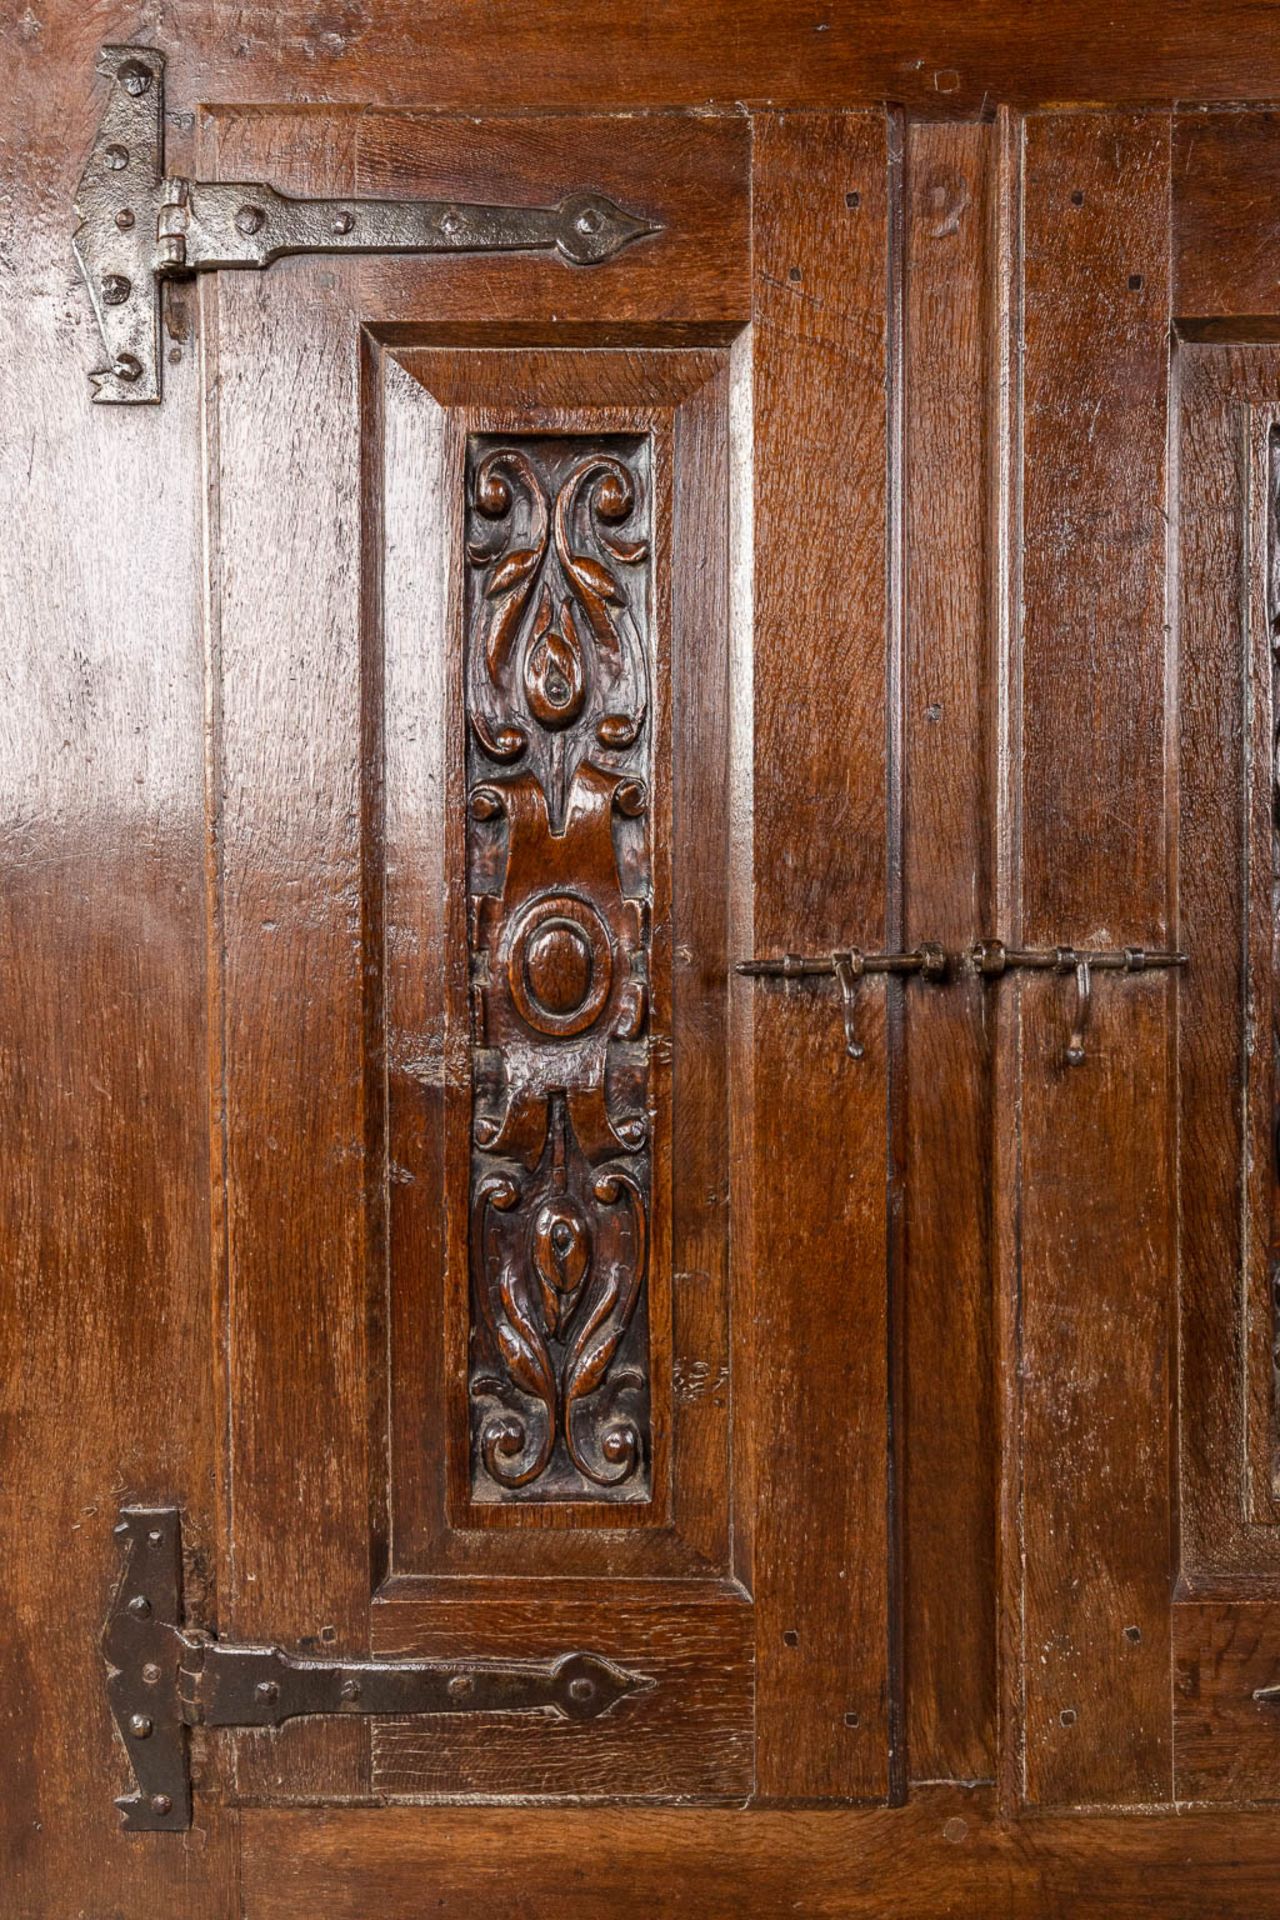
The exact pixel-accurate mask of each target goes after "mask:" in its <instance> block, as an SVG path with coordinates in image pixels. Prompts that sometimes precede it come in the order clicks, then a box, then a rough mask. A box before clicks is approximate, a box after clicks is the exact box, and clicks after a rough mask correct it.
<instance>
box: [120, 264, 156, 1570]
mask: <svg viewBox="0 0 1280 1920" xmlns="http://www.w3.org/2000/svg"><path fill="white" fill-rule="evenodd" d="M128 284H129V282H128V281H127V280H126V281H125V285H126V287H127V286H128ZM147 1539H148V1540H149V1541H150V1542H151V1545H152V1546H153V1547H158V1546H159V1545H160V1542H161V1541H162V1540H163V1539H164V1534H163V1533H162V1531H161V1530H160V1528H159V1527H152V1529H151V1531H150V1533H149V1534H148V1535H147Z"/></svg>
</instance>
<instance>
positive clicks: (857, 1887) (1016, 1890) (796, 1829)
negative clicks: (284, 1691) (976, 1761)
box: [244, 1787, 1280, 1920]
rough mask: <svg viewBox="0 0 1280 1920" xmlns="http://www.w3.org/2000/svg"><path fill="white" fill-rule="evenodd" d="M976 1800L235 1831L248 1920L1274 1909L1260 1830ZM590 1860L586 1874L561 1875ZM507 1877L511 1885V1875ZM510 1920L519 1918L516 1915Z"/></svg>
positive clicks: (409, 1819) (378, 1815)
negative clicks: (604, 1823)
mask: <svg viewBox="0 0 1280 1920" xmlns="http://www.w3.org/2000/svg"><path fill="white" fill-rule="evenodd" d="M993 1811H994V1810H993V1808H992V1804H991V1796H990V1794H989V1793H983V1792H973V1791H965V1790H962V1789H958V1788H954V1787H953V1788H948V1789H942V1790H938V1789H933V1790H927V1791H925V1792H922V1793H921V1794H920V1795H919V1796H918V1797H917V1798H916V1799H915V1800H913V1802H912V1804H911V1805H910V1806H908V1807H900V1808H889V1809H881V1810H877V1811H866V1812H847V1811H846V1812H836V1811H827V1812H816V1811H802V1810H799V1809H797V1810H794V1811H792V1812H789V1813H770V1812H764V1811H762V1812H758V1813H751V1814H743V1813H732V1812H715V1811H712V1810H705V1811H703V1812H699V1813H690V1812H685V1811H682V1810H678V1809H668V1810H666V1811H664V1812H661V1813H657V1812H655V1813H618V1814H616V1815H615V1816H614V1817H613V1818H612V1820H611V1821H610V1824H609V1829H608V1835H607V1838H606V1837H604V1836H603V1835H602V1833H601V1831H600V1828H599V1827H598V1826H597V1825H594V1824H593V1820H594V1816H593V1815H591V1814H585V1813H576V1814H574V1813H570V1814H566V1815H564V1816H562V1818H561V1819H560V1820H559V1821H558V1822H557V1824H556V1826H555V1828H554V1829H552V1828H551V1827H550V1826H549V1825H548V1824H547V1822H546V1821H545V1819H544V1818H543V1816H542V1815H541V1814H540V1813H533V1814H522V1813H521V1812H520V1811H519V1810H518V1809H513V1808H501V1809H490V1810H485V1811H481V1810H475V1811H473V1812H472V1813H471V1814H470V1815H469V1816H468V1824H467V1829H466V1832H465V1836H464V1834H463V1833H462V1831H461V1829H460V1827H459V1823H458V1820H457V1817H456V1815H454V1814H451V1813H447V1812H443V1811H442V1812H438V1813H415V1812H414V1811H412V1810H410V1809H396V1810H392V1811H387V1812H373V1813H361V1814H345V1813H343V1812H341V1811H337V1812H332V1813H327V1814H320V1815H317V1816H315V1818H314V1819H312V1820H310V1821H309V1822H308V1823H307V1825H306V1827H305V1829H304V1830H302V1831H301V1832H300V1831H299V1829H298V1822H297V1821H296V1819H291V1818H290V1817H289V1816H287V1815H281V1814H278V1813H253V1814H249V1815H247V1816H246V1817H245V1859H244V1902H245V1904H244V1915H245V1920H311V1916H312V1915H313V1914H315V1913H317V1912H320V1911H323V1912H324V1913H325V1914H326V1915H332V1916H333V1920H357V1916H359V1920H363V1916H364V1915H365V1914H367V1913H368V1912H369V1911H370V1909H371V1908H372V1909H373V1910H374V1911H381V1912H386V1913H394V1912H396V1911H397V1909H400V1910H403V1911H406V1912H410V1913H413V1912H417V1911H420V1910H421V1904H420V1903H421V1900H422V1894H423V1888H424V1887H429V1888H430V1889H431V1898H432V1900H433V1901H434V1903H435V1911H436V1912H438V1913H440V1914H441V1915H442V1916H444V1920H470V1916H471V1915H472V1914H473V1913H474V1912H475V1910H476V1904H477V1902H479V1903H480V1905H481V1906H483V1905H484V1904H485V1902H486V1901H493V1902H504V1901H510V1900H511V1899H512V1885H513V1875H515V1874H516V1873H517V1872H518V1874H519V1896H518V1897H519V1898H520V1899H521V1900H522V1901H523V1902H524V1903H525V1911H527V1912H528V1913H530V1914H537V1915H539V1916H541V1915H543V1914H556V1915H564V1916H565V1917H566V1920H597V1917H598V1915H599V1914H600V1913H601V1912H602V1911H607V1912H608V1913H611V1914H617V1915H618V1916H619V1917H620V1920H654V1916H659V1917H660V1920H667V1916H673V1917H675V1920H694V1917H695V1916H696V1920H737V1916H738V1915H740V1914H742V1913H747V1912H749V1913H751V1914H752V1915H759V1916H760V1920H784V1917H785V1920H790V1916H792V1915H795V1914H804V1915H806V1916H807V1915H822V1916H827V1915H831V1916H836V1915H839V1916H841V1920H996V1916H998V1917H999V1920H1169V1916H1177V1917H1178V1920H1181V1917H1182V1916H1185V1917H1186V1920H1201V1917H1202V1916H1205V1915H1208V1914H1212V1915H1213V1917H1214V1920H1255V1916H1257V1915H1258V1914H1269V1913H1271V1912H1274V1911H1275V1906H1276V1887H1277V1883H1278V1881H1280V1838H1278V1837H1277V1834H1276V1825H1275V1814H1274V1812H1269V1813H1232V1814H1224V1813H1218V1812H1214V1813H1186V1814H1182V1815H1178V1816H1175V1815H1164V1816H1155V1817H1152V1816H1147V1817H1142V1818H1128V1819H1126V1818H1123V1817H1117V1816H1115V1815H1110V1816H1106V1817H1093V1818H1076V1819H1071V1818H1067V1817H1065V1816H1062V1815H1058V1816H1054V1817H1037V1818H1035V1819H1030V1820H1024V1821H1021V1822H1015V1823H1012V1824H1003V1823H1001V1822H1000V1821H998V1820H997V1819H996V1818H994V1817H993ZM584 1850H585V1851H588V1852H589V1853H590V1856H591V1859H592V1862H593V1865H592V1871H591V1873H590V1876H587V1875H584V1874H582V1873H581V1872H580V1871H578V1872H575V1871H573V1870H572V1869H570V1868H569V1867H568V1866H567V1862H568V1861H570V1860H574V1859H581V1857H582V1854H583V1852H584ZM517 1861H518V1862H519V1866H518V1868H517V1867H516V1865H515V1862H517ZM517 1910H518V1909H517Z"/></svg>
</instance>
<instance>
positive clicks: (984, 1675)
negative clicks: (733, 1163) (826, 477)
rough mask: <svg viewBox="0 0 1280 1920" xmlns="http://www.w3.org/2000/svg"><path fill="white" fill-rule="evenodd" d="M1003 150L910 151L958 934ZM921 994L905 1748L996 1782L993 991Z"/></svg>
mask: <svg viewBox="0 0 1280 1920" xmlns="http://www.w3.org/2000/svg"><path fill="white" fill-rule="evenodd" d="M994 146H995V131H994V129H993V128H991V127H986V126H964V127H957V126H927V127H926V126H914V127H912V128H911V129H910V131H909V135H908V142H907V156H906V159H907V199H906V249H907V254H906V298H907V307H906V363H907V367H908V384H907V396H906V429H905V446H904V462H903V493H904V539H905V547H906V568H905V581H904V593H905V604H906V631H905V660H904V664H903V692H902V708H903V757H904V763H905V768H906V773H905V801H904V808H905V818H904V826H903V842H904V844H903V861H904V869H905V888H906V915H905V918H906V930H905V940H906V944H907V945H908V946H910V945H912V944H914V943H915V942H916V941H918V940H937V941H941V942H942V943H943V944H944V945H945V946H946V947H948V948H950V949H951V950H952V951H959V950H962V949H963V948H964V947H965V946H967V945H969V944H971V942H972V939H973V930H974V929H975V928H977V927H985V925H986V923H987V918H988V916H989V913H990V905H991V881H992V864H991V854H992V849H993V839H992V834H991V828H990V821H991V809H990V804H989V779H988V758H989V754H988V739H987V727H986V713H987V702H988V700H989V698H990V690H991V685H992V681H991V670H992V666H993V658H992V654H993V650H992V649H991V647H990V645H989V641H988V622H987V609H988V604H989V595H990V593H991V588H992V569H991V567H990V565H989V560H988V552H989V545H988V539H987V533H988V515H989V506H988V502H989V492H990V477H991V473H992V460H993V454H994V424H995V421H994V409H993V408H992V407H991V405H990V401H989V385H988V371H989V366H990V361H991V333H990V326H991V319H992V316H993V314H994V312H995V309H996V301H997V286H996V281H995V261H996V248H995V240H996V234H995V226H994V219H993V211H994V209H993V201H994V191H993V188H994V167H993V164H992V163H993V155H994ZM908 993H909V996H910V998H909V1002H908V1016H907V1019H906V1046H907V1074H908V1083H909V1099H908V1106H907V1131H906V1144H905V1153H904V1163H903V1185H904V1192H905V1217H906V1234H905V1241H906V1245H905V1288H904V1292H905V1300H904V1308H905V1337H904V1344H905V1352H906V1361H907V1369H906V1381H905V1392H906V1398H905V1404H904V1408H903V1432H904V1435H905V1447H904V1457H903V1463H902V1489H903V1506H904V1528H903V1534H904V1570H903V1578H904V1640H905V1646H904V1656H905V1665H906V1671H907V1675H908V1686H907V1702H908V1724H907V1732H906V1742H907V1765H908V1769H909V1773H910V1777H911V1778H912V1779H913V1780H930V1779H952V1780H978V1779H984V1778H987V1779H989V1778H991V1777H992V1775H993V1774H994V1771H995V1748H996V1725H995V1722H996V1664H995V1663H996V1635H995V1547H996V1507H995V1503H996V1486H997V1461H996V1455H995V1451H994V1449H993V1447H992V1445H991V1440H992V1435H993V1432H994V1425H995V1406H996V1398H995V1387H996V1374H995V1366H994V1326H993V1316H992V1293H991V1272H992V1268H991V1260H990V1252H989V1232H990V1226H991V1207H990V1178H991V1166H990V1156H989V1148H990V1138H989V1130H990V1125H991V1115H990V1101H991V1077H990V1065H991V1062H990V1050H989V1039H988V1023H987V1018H986V1016H987V1014H988V1012H989V1008H988V1006H987V1004H986V1000H987V995H986V991H985V989H984V987H983V986H982V984H981V983H980V982H979V981H977V980H974V979H972V978H969V979H966V980H956V981H953V982H952V983H951V984H950V985H948V986H947V987H946V988H944V989H937V988H934V987H931V986H925V985H919V984H915V983H913V984H912V985H911V987H910V988H909V989H908ZM941 1086H945V1087H946V1089H947V1097H946V1099H945V1100H944V1099H940V1098H939V1097H938V1089H939V1087H941Z"/></svg>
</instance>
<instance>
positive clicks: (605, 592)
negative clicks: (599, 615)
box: [565, 553, 624, 607]
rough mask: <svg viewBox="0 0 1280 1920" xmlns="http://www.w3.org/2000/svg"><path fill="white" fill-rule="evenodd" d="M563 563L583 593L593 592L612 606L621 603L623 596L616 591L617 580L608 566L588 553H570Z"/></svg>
mask: <svg viewBox="0 0 1280 1920" xmlns="http://www.w3.org/2000/svg"><path fill="white" fill-rule="evenodd" d="M565 565H566V567H567V569H568V571H569V572H570V573H571V574H572V576H573V578H574V579H575V580H576V581H577V583H578V585H579V586H580V587H581V588H582V589H583V591H584V592H585V593H588V594H594V595H596V596H597V597H598V598H599V599H601V600H605V601H607V602H608V604H609V605H610V606H613V607H620V606H621V605H622V604H623V598H624V596H623V595H622V594H621V593H620V592H619V591H618V583H617V581H616V580H615V579H614V577H613V575H612V574H611V573H610V572H609V570H608V568H607V567H602V566H601V565H600V562H599V561H598V560H593V559H592V558H591V555H590V554H589V553H571V554H569V555H568V556H567V557H566V560H565Z"/></svg>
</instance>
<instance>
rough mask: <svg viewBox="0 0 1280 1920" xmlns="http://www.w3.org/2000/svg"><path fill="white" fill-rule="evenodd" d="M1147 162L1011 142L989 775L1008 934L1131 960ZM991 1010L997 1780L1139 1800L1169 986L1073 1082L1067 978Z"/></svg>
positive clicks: (1141, 143)
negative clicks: (995, 1144)
mask: <svg viewBox="0 0 1280 1920" xmlns="http://www.w3.org/2000/svg"><path fill="white" fill-rule="evenodd" d="M1168 155H1169V121H1168V118H1167V116H1164V115H1159V114H1155V115H1149V116H1125V115H1103V116H1097V117H1089V116H1085V115H1052V114H1051V115H1045V116H1043V117H1033V118H1031V119H1029V120H1028V121H1027V123H1026V129H1025V145H1024V159H1023V166H1024V195H1025V198H1024V204H1023V246H1024V249H1025V251H1024V267H1023V278H1024V293H1023V298H1024V302H1025V305H1024V313H1023V326H1024V335H1023V338H1024V348H1023V365H1022V408H1023V421H1022V432H1023V460H1022V481H1023V515H1022V528H1023V533H1022V562H1021V564H1022V605H1023V623H1022V635H1021V654H1022V658H1021V685H1022V694H1021V699H1022V757H1021V764H1020V765H1019V766H1017V767H1015V769H1014V772H1013V778H1014V779H1015V780H1017V781H1018V782H1019V783H1020V789H1021V822H1022V824H1021V834H1022V925H1021V934H1022V937H1023V938H1024V939H1025V940H1026V941H1027V942H1028V943H1029V944H1032V945H1048V946H1053V945H1057V944H1059V943H1061V942H1067V943H1072V942H1075V943H1079V944H1082V945H1083V944H1099V945H1112V944H1114V945H1129V944H1136V945H1146V946H1158V945H1164V944H1165V943H1166V935H1167V932H1168V929H1169V926H1170V898H1169V871H1168V863H1169V842H1168V838H1167V836H1168V833H1169V813H1168V808H1169V806H1170V805H1171V799H1170V789H1169V785H1168V781H1169V775H1168V773H1167V771H1166V756H1167V753H1168V744H1167V739H1166V725H1167V720H1166V699H1167V683H1166V675H1167V670H1168V669H1167V657H1166V644H1167V643H1166V625H1165V621H1166V616H1165V544H1166V516H1165V509H1164V502H1165V472H1166V464H1165V438H1166V419H1165V407H1166V392H1167V359H1168V338H1169V317H1170V303H1169V247H1168V234H1169V172H1168ZM1111 984H1114V986H1115V990H1114V991H1108V990H1107V985H1111ZM998 990H1000V991H1003V990H1004V989H998ZM1015 991H1019V992H1020V1007H1021V1023H1022V1029H1021V1071H1020V1087H1021V1106H1020V1118H1021V1134H1020V1150H1021V1184H1020V1189H1019V1196H1020V1199H1019V1204H1020V1209H1021V1268H1020V1289H1021V1292H1020V1311H1021V1345H1020V1350H1019V1353H1018V1357H1017V1362H1016V1366H1017V1378H1018V1381H1019V1383H1020V1386H1021V1409H1020V1448H1021V1468H1020V1471H1021V1508H1022V1542H1021V1554H1022V1562H1021V1572H1022V1579H1023V1582H1024V1584H1023V1589H1022V1601H1021V1606H1022V1632H1023V1636H1024V1637H1023V1644H1022V1663H1023V1665H1022V1672H1023V1701H1024V1711H1025V1736H1026V1760H1025V1775H1024V1786H1023V1790H1024V1792H1025V1794H1026V1796H1027V1798H1028V1799H1029V1800H1030V1801H1031V1802H1033V1803H1035V1804H1038V1805H1044V1806H1054V1805H1063V1804H1091V1803H1092V1804H1106V1803H1119V1802H1126V1801H1136V1802H1142V1803H1146V1802H1152V1801H1161V1800H1165V1799H1167V1798H1168V1796H1169V1794H1170V1791H1171V1784H1172V1783H1171V1768H1170V1729H1169V1594H1170V1588H1171V1580H1172V1571H1173V1518H1172V1513H1171V1446H1172V1426H1171V1406H1172V1395H1173V1391H1174V1388H1173V1314H1174V1302H1175V1294H1174V1285H1175V1277H1174V1276H1175V1268H1174V1239H1173V1212H1172V1202H1171V1194H1172V1106H1171V1099H1170V1069H1171V1057H1172V1056H1171V1048H1170V1018H1171V1006H1172V992H1171V990H1170V987H1169V985H1168V983H1167V981H1166V980H1162V979H1160V977H1159V976H1155V975H1152V976H1148V977H1147V978H1145V979H1138V978H1134V979H1122V978H1121V977H1119V976H1117V977H1116V980H1115V982H1114V983H1107V984H1104V985H1103V986H1101V987H1099V988H1098V990H1097V991H1096V993H1095V999H1096V1002H1097V1005H1096V1007H1095V1011H1094V1016H1093V1027H1092V1031H1091V1033H1090V1036H1089V1039H1088V1046H1087V1056H1086V1059H1085V1062H1084V1064H1083V1065H1081V1066H1078V1067H1073V1066H1068V1065H1067V1064H1066V1063H1065V1058H1064V1055H1065V1048H1066V1042H1067V1036H1068V1033H1069V1030H1070V1020H1071V1013H1072V1008H1071V1002H1070V997H1069V996H1070V993H1071V991H1072V988H1071V983H1070V981H1069V980H1068V981H1066V982H1062V981H1060V980H1058V979H1055V978H1054V976H1052V975H1041V976H1038V977H1037V976H1030V977H1028V980H1027V984H1025V985H1023V986H1022V987H1021V988H1020V989H1016V988H1015ZM1008 1119H1009V1121H1010V1122H1013V1120H1014V1116H1013V1115H1012V1114H1010V1115H1009V1116H1008Z"/></svg>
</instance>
